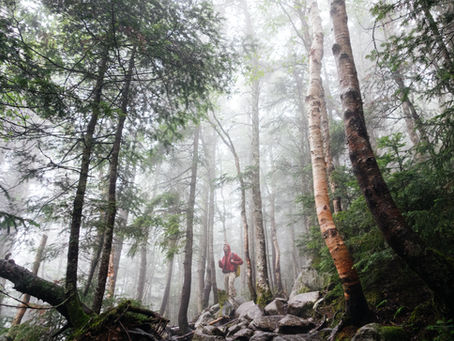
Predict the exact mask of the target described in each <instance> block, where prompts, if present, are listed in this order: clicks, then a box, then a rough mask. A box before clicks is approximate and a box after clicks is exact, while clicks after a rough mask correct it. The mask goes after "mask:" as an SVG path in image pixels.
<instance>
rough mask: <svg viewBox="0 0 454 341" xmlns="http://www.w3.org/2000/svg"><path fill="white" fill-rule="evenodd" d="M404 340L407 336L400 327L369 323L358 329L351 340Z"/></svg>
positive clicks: (407, 338)
mask: <svg viewBox="0 0 454 341" xmlns="http://www.w3.org/2000/svg"><path fill="white" fill-rule="evenodd" d="M397 340H398V341H406V340H409V337H408V335H407V333H405V331H404V330H403V329H402V328H400V327H395V326H382V325H380V324H378V323H369V324H366V325H365V326H363V327H361V328H360V329H358V331H357V332H356V334H355V336H353V338H352V341H397Z"/></svg>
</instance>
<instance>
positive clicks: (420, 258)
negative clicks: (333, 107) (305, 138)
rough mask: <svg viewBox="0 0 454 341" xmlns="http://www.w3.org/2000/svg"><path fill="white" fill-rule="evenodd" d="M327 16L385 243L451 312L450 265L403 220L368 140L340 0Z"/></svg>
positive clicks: (358, 165)
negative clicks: (328, 16) (330, 18)
mask: <svg viewBox="0 0 454 341" xmlns="http://www.w3.org/2000/svg"><path fill="white" fill-rule="evenodd" d="M331 17H332V22H333V26H334V34H335V44H334V46H333V54H334V57H335V59H336V66H337V70H338V75H339V84H340V88H341V100H342V107H343V112H344V125H345V131H346V137H347V142H348V148H349V152H350V160H351V162H352V166H353V170H354V173H355V175H356V178H357V180H358V183H359V187H360V188H361V191H362V192H363V195H364V197H365V199H366V203H367V206H368V207H369V209H370V211H371V212H372V215H373V216H374V218H375V221H376V223H377V225H378V227H379V228H380V230H381V231H382V233H383V235H384V237H385V240H386V241H387V243H388V244H389V245H390V246H391V248H392V249H393V250H394V251H395V252H396V253H397V254H398V255H399V256H400V257H402V259H403V260H404V261H405V262H406V263H407V264H408V265H409V266H410V268H411V269H413V270H414V271H415V272H416V273H417V274H418V275H419V276H420V277H421V279H422V280H423V281H425V283H426V284H427V286H428V287H429V288H431V289H432V290H433V292H434V294H435V297H436V298H438V299H439V300H440V302H441V303H442V304H444V306H445V308H446V312H447V314H449V315H450V316H453V315H454V305H453V304H452V303H453V302H454V290H452V283H454V265H453V264H452V262H450V261H449V260H448V259H447V258H446V257H445V256H443V255H441V254H440V253H439V252H437V251H435V250H433V249H430V248H428V247H427V246H426V245H425V244H424V243H423V242H422V240H421V239H420V238H419V236H418V235H417V234H416V233H415V232H414V231H413V230H412V229H411V228H410V227H409V226H408V225H407V223H406V221H405V219H404V217H403V216H402V214H401V212H400V210H399V209H398V208H397V206H396V204H395V202H394V200H393V198H392V197H391V193H390V192H389V189H388V186H387V185H386V183H385V181H384V179H383V177H382V175H381V172H380V170H379V168H378V165H377V161H376V159H375V156H374V154H373V151H372V148H371V145H370V143H369V138H368V135H367V130H366V125H365V121H364V113H363V105H362V100H361V92H360V87H359V82H358V77H357V74H356V68H355V63H354V60H353V54H352V50H351V44H350V36H349V32H348V26H347V13H346V9H345V2H344V1H343V0H335V1H332V2H331Z"/></svg>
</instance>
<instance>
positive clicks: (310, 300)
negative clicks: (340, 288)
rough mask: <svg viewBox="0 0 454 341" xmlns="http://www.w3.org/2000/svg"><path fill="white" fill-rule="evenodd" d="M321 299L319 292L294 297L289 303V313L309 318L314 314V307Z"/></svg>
mask: <svg viewBox="0 0 454 341" xmlns="http://www.w3.org/2000/svg"><path fill="white" fill-rule="evenodd" d="M319 297H320V292H319V291H311V292H306V293H304V294H299V295H296V296H293V297H292V298H291V299H290V300H289V301H288V313H289V314H292V315H296V316H301V317H309V316H310V315H311V312H312V306H313V305H314V303H315V302H316V301H317V300H318V298H319Z"/></svg>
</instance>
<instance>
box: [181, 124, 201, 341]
mask: <svg viewBox="0 0 454 341" xmlns="http://www.w3.org/2000/svg"><path fill="white" fill-rule="evenodd" d="M199 133H200V125H198V126H197V127H196V129H195V133H194V146H193V151H192V166H191V184H190V188H189V202H188V209H187V213H186V244H185V247H184V263H183V269H184V277H183V289H182V291H181V303H180V309H179V311H178V327H179V329H180V332H181V333H183V334H185V333H187V332H188V331H189V324H188V307H189V298H190V297H191V282H192V245H193V227H194V226H193V225H194V207H195V189H196V184H197V164H198V162H199Z"/></svg>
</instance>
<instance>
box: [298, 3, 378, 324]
mask: <svg viewBox="0 0 454 341" xmlns="http://www.w3.org/2000/svg"><path fill="white" fill-rule="evenodd" d="M311 26H312V29H313V39H312V47H311V53H310V57H309V72H310V86H309V89H308V93H307V97H306V102H307V104H308V106H309V117H308V119H309V131H310V135H309V136H310V138H309V142H310V146H311V159H312V174H313V181H314V196H315V207H316V210H317V218H318V222H319V225H320V231H321V233H322V237H323V239H324V241H325V244H326V246H327V247H328V250H329V252H330V254H331V257H332V259H333V262H334V265H335V267H336V270H337V273H338V275H339V278H340V280H341V282H342V287H343V290H344V298H345V308H346V314H347V316H348V317H349V318H350V319H351V321H352V322H353V323H355V324H358V325H362V324H364V323H365V322H367V321H368V319H369V316H370V314H369V308H368V306H367V302H366V299H365V297H364V294H363V291H362V288H361V283H360V281H359V277H358V274H357V272H356V270H355V269H354V268H353V259H352V257H351V255H350V252H349V250H348V248H347V246H346V245H345V244H344V241H343V240H342V237H341V236H340V235H339V233H338V231H337V228H336V226H335V224H334V221H333V217H332V213H331V209H330V202H329V196H328V183H327V177H326V175H327V174H326V163H325V153H324V148H323V138H322V131H321V111H322V110H323V107H322V103H323V99H322V96H323V94H322V91H323V90H322V84H321V77H320V74H321V63H322V58H323V33H322V32H323V31H322V25H321V18H320V14H319V11H318V6H317V2H316V1H314V2H312V6H311Z"/></svg>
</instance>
